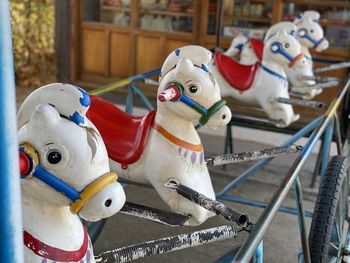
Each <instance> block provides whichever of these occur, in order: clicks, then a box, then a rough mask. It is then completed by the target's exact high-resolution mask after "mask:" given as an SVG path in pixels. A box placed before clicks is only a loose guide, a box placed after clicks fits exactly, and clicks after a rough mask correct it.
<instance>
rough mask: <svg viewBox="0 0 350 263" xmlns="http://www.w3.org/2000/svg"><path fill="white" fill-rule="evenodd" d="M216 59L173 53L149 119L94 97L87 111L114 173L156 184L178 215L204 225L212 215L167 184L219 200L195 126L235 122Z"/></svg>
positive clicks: (191, 51)
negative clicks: (213, 65)
mask: <svg viewBox="0 0 350 263" xmlns="http://www.w3.org/2000/svg"><path fill="white" fill-rule="evenodd" d="M211 58H212V54H211V52H210V51H208V50H207V49H205V48H202V47H199V46H185V47H182V48H179V49H177V50H175V51H174V52H172V53H171V54H170V55H169V56H168V57H167V59H166V60H165V62H164V64H163V66H162V70H161V76H160V79H159V81H160V83H159V88H158V100H157V111H151V112H149V113H148V114H147V115H146V116H132V115H129V114H127V113H125V112H123V111H122V110H120V109H118V108H117V107H116V106H114V105H113V104H111V103H109V102H107V101H105V100H103V99H101V98H98V97H94V96H91V97H92V103H91V107H90V110H89V112H88V117H89V118H90V119H91V120H92V122H93V123H94V124H95V125H96V127H97V128H98V129H99V131H100V132H101V135H102V137H103V140H104V142H105V143H106V147H107V151H108V154H109V158H110V165H111V169H112V170H113V171H116V172H117V173H118V174H119V175H120V176H121V177H123V178H125V179H127V180H129V181H132V182H138V183H145V184H150V185H152V186H153V187H154V188H155V190H156V191H157V192H158V194H159V195H160V197H161V198H162V199H163V201H164V202H165V203H166V204H167V205H168V206H169V207H170V208H171V210H172V211H173V212H176V213H180V214H184V215H190V216H191V217H190V219H189V220H188V221H187V222H186V224H187V225H198V224H201V223H203V222H204V221H205V220H206V219H207V218H208V217H211V216H212V215H213V214H212V213H210V212H208V211H207V210H206V209H204V208H202V207H200V206H198V205H196V204H195V203H193V202H191V201H189V200H187V199H185V198H183V197H182V196H180V195H178V194H177V192H176V191H175V190H172V189H169V188H168V187H165V184H166V183H168V182H169V181H175V182H179V183H181V184H183V185H186V186H188V187H190V188H192V189H194V190H196V191H198V192H200V193H201V194H204V195H206V196H207V197H209V198H212V199H215V193H214V190H213V186H212V183H211V180H210V176H209V172H208V169H207V165H206V162H205V158H204V151H203V146H202V143H201V140H200V137H199V136H198V133H197V131H196V129H195V128H194V126H193V123H192V122H193V121H199V123H200V124H201V125H206V126H208V127H213V128H216V127H222V126H225V125H226V124H227V123H228V122H229V121H230V119H231V112H230V110H229V108H228V107H227V106H226V105H225V101H223V100H222V99H221V97H220V89H219V86H218V83H217V82H216V80H215V78H214V76H213V75H212V74H211V73H210V72H209V69H208V63H209V62H210V60H211Z"/></svg>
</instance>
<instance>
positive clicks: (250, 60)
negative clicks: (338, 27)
mask: <svg viewBox="0 0 350 263" xmlns="http://www.w3.org/2000/svg"><path fill="white" fill-rule="evenodd" d="M319 18H320V14H319V13H318V12H317V11H305V12H304V13H301V14H300V15H299V16H298V17H297V18H296V19H295V20H294V23H293V24H294V25H293V24H292V23H291V22H280V23H277V24H275V25H273V26H272V27H271V28H270V29H269V30H268V31H267V32H266V35H265V39H264V42H265V43H266V41H267V40H268V39H269V38H270V37H271V35H273V34H275V33H276V32H277V31H278V30H281V29H284V30H286V31H287V32H289V33H290V34H293V35H296V38H297V39H298V41H299V42H300V44H301V46H302V53H303V55H304V56H305V58H306V63H305V65H304V67H299V68H296V67H293V68H287V67H286V68H285V71H286V74H287V77H288V80H289V81H290V83H291V84H292V87H291V91H293V92H296V93H299V94H301V95H302V97H303V98H304V99H311V98H313V97H314V96H316V95H318V94H320V93H321V92H322V90H321V89H309V90H305V88H301V87H305V85H309V86H311V85H315V84H316V83H315V81H314V80H308V79H303V76H307V77H313V76H314V73H313V62H312V57H311V54H310V51H309V49H310V48H312V49H314V50H315V51H316V52H322V51H323V50H325V49H327V48H328V46H329V43H328V41H327V40H326V39H325V38H324V31H323V29H322V27H321V26H320V24H319V22H318V21H319ZM264 42H263V41H261V40H257V39H247V38H245V37H244V36H238V37H236V38H234V39H233V40H232V43H231V46H230V48H229V49H228V50H227V51H226V52H225V54H226V55H228V56H235V55H237V54H238V53H240V63H242V64H245V65H253V64H254V63H256V62H257V61H261V60H262V57H263V48H264Z"/></svg>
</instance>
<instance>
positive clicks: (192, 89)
mask: <svg viewBox="0 0 350 263" xmlns="http://www.w3.org/2000/svg"><path fill="white" fill-rule="evenodd" d="M188 90H189V91H190V92H191V93H196V92H197V91H198V87H197V86H196V85H190V86H189V87H188Z"/></svg>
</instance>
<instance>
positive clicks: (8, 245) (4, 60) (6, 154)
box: [0, 0, 23, 263]
mask: <svg viewBox="0 0 350 263" xmlns="http://www.w3.org/2000/svg"><path fill="white" fill-rule="evenodd" d="M12 52H13V48H12V37H11V16H10V7H9V1H8V0H1V1H0V120H1V121H0V141H1V147H0V209H1V210H0V211H1V216H0V262H16V263H17V262H18V263H22V262H23V232H22V216H21V196H20V191H21V189H20V182H19V180H20V177H19V165H18V142H17V123H16V99H15V80H14V70H13V55H12V54H13V53H12Z"/></svg>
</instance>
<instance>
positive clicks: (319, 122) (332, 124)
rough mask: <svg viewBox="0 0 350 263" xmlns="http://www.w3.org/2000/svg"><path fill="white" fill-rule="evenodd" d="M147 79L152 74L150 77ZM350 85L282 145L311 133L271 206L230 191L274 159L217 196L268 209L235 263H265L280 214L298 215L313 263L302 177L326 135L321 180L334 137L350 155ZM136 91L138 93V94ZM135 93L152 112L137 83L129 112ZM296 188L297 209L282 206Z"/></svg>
mask: <svg viewBox="0 0 350 263" xmlns="http://www.w3.org/2000/svg"><path fill="white" fill-rule="evenodd" d="M153 72H154V71H153ZM147 76H149V75H148V74H147ZM139 80H140V79H139ZM349 86H350V75H349V77H348V79H347V80H346V83H345V85H344V86H343V88H342V89H341V90H340V91H339V92H338V94H337V95H336V97H335V98H334V99H333V101H332V103H331V104H330V105H329V106H328V110H327V112H326V113H325V114H324V115H323V116H320V117H318V118H316V119H314V120H313V121H311V122H310V123H309V124H307V125H306V126H305V127H303V128H301V129H300V130H299V131H298V132H297V133H295V134H294V135H293V136H291V138H289V139H288V140H287V141H286V142H285V143H284V144H283V145H282V146H287V145H291V144H294V143H296V142H297V141H298V140H299V139H300V138H302V137H307V136H308V135H310V134H311V135H310V137H309V139H308V141H307V143H306V145H305V146H304V147H303V149H302V151H301V152H300V154H299V156H298V157H297V158H296V159H295V161H294V163H293V164H292V166H291V167H290V169H289V171H288V173H287V175H286V176H285V178H284V179H283V180H282V182H281V184H280V186H279V188H278V190H277V191H276V192H275V193H274V195H273V197H272V198H271V200H270V202H269V203H265V202H261V201H256V200H249V199H246V198H243V197H240V196H236V195H231V194H229V192H230V191H232V190H234V189H235V188H237V187H238V186H239V185H240V184H241V183H243V182H245V181H247V180H248V179H249V178H250V177H252V176H254V175H255V173H256V172H257V171H258V170H259V169H261V168H262V167H263V166H265V165H266V164H267V163H268V162H269V161H271V160H272V158H273V157H271V158H268V159H263V160H260V161H259V162H257V163H256V164H255V165H253V166H252V167H251V168H249V169H248V170H247V171H245V172H244V173H243V174H241V175H240V176H239V177H237V178H236V179H234V180H232V181H231V182H230V183H229V184H228V185H227V186H226V187H224V188H223V189H222V190H221V191H219V192H217V193H216V197H217V198H218V199H222V200H225V201H232V202H238V203H242V204H246V205H252V206H256V207H261V208H265V209H264V211H263V213H262V214H261V216H260V217H259V219H258V221H257V223H256V224H255V226H254V227H253V229H252V232H251V233H250V234H249V236H248V238H247V239H246V241H245V242H244V243H243V245H242V246H241V248H240V249H239V251H238V252H237V254H236V255H235V257H234V262H248V260H250V259H251V258H252V257H253V256H254V255H255V256H256V258H255V259H256V260H257V262H262V255H261V254H262V251H263V248H262V241H263V236H264V234H265V232H266V230H267V228H268V226H269V225H270V223H271V222H272V219H273V218H274V216H275V215H276V213H277V212H278V211H280V212H285V213H289V214H294V215H297V216H298V219H299V230H300V236H301V241H302V248H303V253H302V255H303V257H304V262H310V253H309V245H308V239H307V236H308V235H307V233H306V227H305V226H306V225H305V217H312V212H309V211H304V208H303V195H302V188H301V184H300V180H299V177H298V174H299V172H300V170H301V168H302V166H303V164H304V163H305V161H306V160H307V158H308V157H309V156H310V154H311V152H312V150H313V149H314V147H315V146H316V142H317V141H318V140H319V139H320V138H321V136H322V135H324V138H323V140H322V146H321V149H320V154H319V156H320V160H319V162H320V164H321V167H320V176H321V178H322V177H323V175H324V174H325V172H326V168H327V163H328V159H329V153H330V144H331V142H332V138H333V136H334V137H335V142H336V145H337V152H338V154H339V155H341V154H346V155H348V154H349V153H348V152H345V153H344V151H343V148H344V147H345V148H346V147H348V142H347V140H346V142H344V143H343V141H344V140H343V138H342V134H341V129H340V126H341V124H340V122H339V118H338V115H337V110H338V108H339V106H340V104H341V102H342V100H343V99H344V97H345V95H346V94H347V93H349ZM135 90H137V91H136V92H135ZM133 93H136V94H137V95H139V96H140V97H141V99H142V101H143V103H144V105H145V106H146V108H148V109H152V108H151V106H149V105H151V104H150V103H149V101H148V99H147V98H146V97H145V96H144V95H143V94H142V92H141V93H140V90H139V89H137V87H136V85H135V84H134V83H133V82H131V83H130V85H129V92H128V95H127V103H126V104H127V107H126V109H127V111H128V112H129V113H131V112H132V107H133V102H132V94H133ZM348 127H349V126H348ZM348 130H349V129H348ZM347 139H350V138H347ZM209 164H210V163H209ZM293 185H294V192H295V200H296V208H292V207H283V206H281V204H282V202H283V200H284V198H285V197H286V195H287V193H288V192H289V190H290V189H291V187H292V186H293ZM257 255H260V256H258V257H257ZM225 262H226V261H225Z"/></svg>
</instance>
